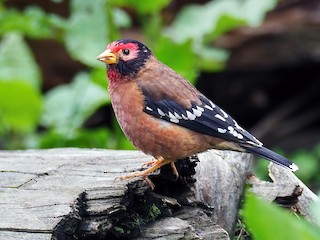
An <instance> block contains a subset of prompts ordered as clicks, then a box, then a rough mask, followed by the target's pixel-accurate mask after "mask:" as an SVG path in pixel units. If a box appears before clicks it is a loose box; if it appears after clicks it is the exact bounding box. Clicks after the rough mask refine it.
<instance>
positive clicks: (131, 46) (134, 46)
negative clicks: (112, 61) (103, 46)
mask: <svg viewBox="0 0 320 240" xmlns="http://www.w3.org/2000/svg"><path fill="white" fill-rule="evenodd" d="M107 48H109V49H110V50H111V51H112V52H114V53H117V52H119V51H121V50H124V49H129V50H131V51H136V50H138V48H139V47H138V45H137V44H136V43H118V42H113V43H110V44H109V45H108V47H107Z"/></svg>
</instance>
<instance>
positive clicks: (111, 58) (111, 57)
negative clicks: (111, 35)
mask: <svg viewBox="0 0 320 240" xmlns="http://www.w3.org/2000/svg"><path fill="white" fill-rule="evenodd" d="M97 59H98V60H99V61H101V62H104V63H107V64H115V63H117V62H118V59H117V56H116V55H115V54H114V53H112V52H111V51H110V49H106V50H105V51H104V52H103V53H101V54H100V55H99V56H98V57H97Z"/></svg>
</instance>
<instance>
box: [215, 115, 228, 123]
mask: <svg viewBox="0 0 320 240" xmlns="http://www.w3.org/2000/svg"><path fill="white" fill-rule="evenodd" d="M214 117H215V118H218V119H220V120H221V121H224V122H225V121H226V119H225V118H224V117H222V116H221V115H220V114H216V115H214Z"/></svg>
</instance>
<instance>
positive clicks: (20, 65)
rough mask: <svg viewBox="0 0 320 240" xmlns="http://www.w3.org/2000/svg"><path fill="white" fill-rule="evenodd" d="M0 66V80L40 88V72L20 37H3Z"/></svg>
mask: <svg viewBox="0 0 320 240" xmlns="http://www.w3.org/2000/svg"><path fill="white" fill-rule="evenodd" d="M0 66H1V68H0V79H1V80H3V81H12V80H14V81H16V80H20V81H25V82H26V83H28V84H30V85H31V86H33V87H34V88H35V89H39V88H40V81H41V76H40V70H39V68H38V65H37V64H36V62H35V59H34V57H33V55H32V53H31V51H30V48H29V47H28V45H27V44H26V43H25V42H24V40H23V38H22V36H21V35H19V34H17V33H11V34H7V35H5V36H4V38H3V39H2V41H1V43H0Z"/></svg>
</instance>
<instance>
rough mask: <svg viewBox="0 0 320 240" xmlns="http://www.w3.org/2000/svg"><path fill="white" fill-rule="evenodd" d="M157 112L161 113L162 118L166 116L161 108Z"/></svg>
mask: <svg viewBox="0 0 320 240" xmlns="http://www.w3.org/2000/svg"><path fill="white" fill-rule="evenodd" d="M157 111H158V113H159V114H160V115H161V116H162V117H164V116H165V114H164V112H163V111H162V110H161V109H160V108H158V109H157Z"/></svg>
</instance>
